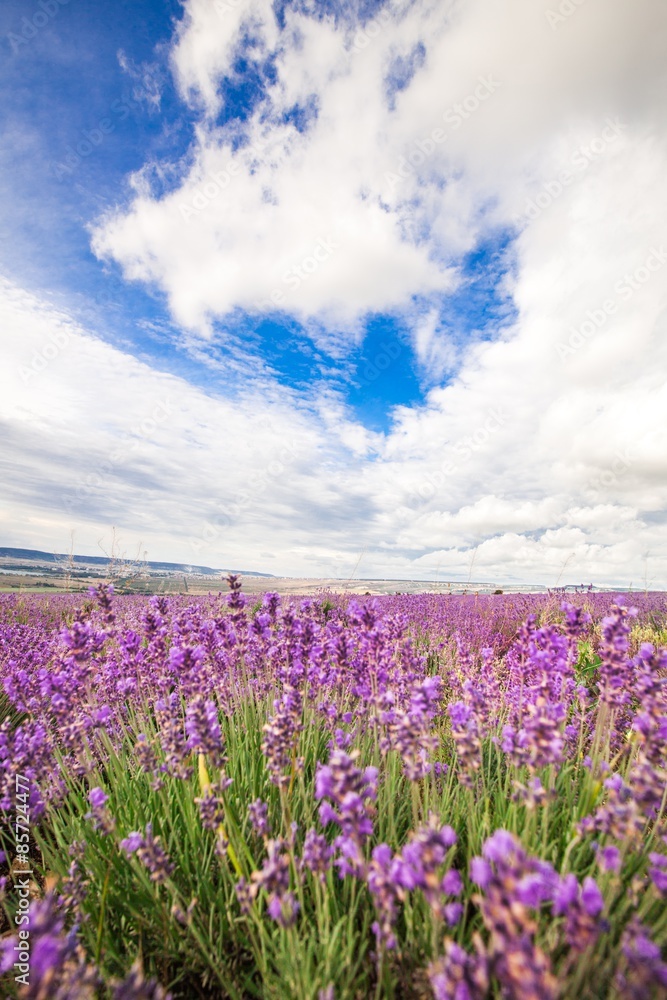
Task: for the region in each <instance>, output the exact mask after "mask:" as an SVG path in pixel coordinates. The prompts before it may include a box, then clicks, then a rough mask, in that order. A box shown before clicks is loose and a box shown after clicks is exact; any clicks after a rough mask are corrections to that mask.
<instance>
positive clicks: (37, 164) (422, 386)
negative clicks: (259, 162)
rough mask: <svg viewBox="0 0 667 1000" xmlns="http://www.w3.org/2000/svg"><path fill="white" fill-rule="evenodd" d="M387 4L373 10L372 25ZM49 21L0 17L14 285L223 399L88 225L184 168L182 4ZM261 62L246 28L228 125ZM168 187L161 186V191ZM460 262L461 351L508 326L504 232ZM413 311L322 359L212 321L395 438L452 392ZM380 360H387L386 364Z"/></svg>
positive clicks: (253, 89)
mask: <svg viewBox="0 0 667 1000" xmlns="http://www.w3.org/2000/svg"><path fill="white" fill-rule="evenodd" d="M285 6H289V5H282V6H281V8H280V9H278V14H279V16H280V15H283V16H284V7H285ZM296 6H298V5H296ZM379 6H381V5H375V7H374V5H367V7H366V11H367V17H371V16H372V15H373V11H374V9H377V7H379ZM320 8H321V13H322V14H325V13H326V11H327V10H331V11H334V12H335V11H336V5H335V4H331V5H328V4H321V5H320ZM40 13H42V8H40V7H39V6H38V5H35V6H34V8H33V7H31V6H29V5H26V4H25V3H23V2H10V3H8V4H6V5H5V6H4V8H3V11H2V15H1V16H2V24H1V28H0V32H1V34H2V36H3V47H4V49H5V57H4V59H3V68H2V71H1V72H2V78H1V79H2V87H3V90H4V91H5V93H7V94H9V95H11V99H8V100H6V101H3V111H2V117H3V130H5V134H6V135H7V137H8V139H9V138H11V139H12V140H13V141H11V142H8V148H7V150H6V152H5V159H4V166H5V176H6V183H7V184H8V185H11V188H12V191H13V194H14V197H13V199H12V200H11V202H10V203H9V204H8V205H7V206H6V209H5V211H6V216H5V226H6V227H7V229H9V230H10V231H11V233H12V239H11V241H9V242H7V243H6V244H5V251H4V253H5V257H4V260H3V262H2V263H3V268H4V270H5V273H8V274H9V275H11V276H12V277H14V278H15V279H16V280H18V281H22V282H28V283H30V284H32V285H35V284H37V285H39V286H42V287H46V288H48V289H49V291H51V292H55V293H56V294H57V295H59V296H60V297H62V300H63V301H64V302H66V303H67V305H68V306H69V308H71V309H72V311H73V312H74V313H75V314H76V315H79V316H81V317H82V318H83V319H85V320H86V321H87V322H88V323H89V324H91V325H92V326H94V328H95V329H96V331H97V332H99V334H100V335H101V336H104V337H108V338H109V339H110V340H111V342H114V343H118V344H122V345H123V347H124V348H125V349H126V350H129V351H131V352H132V353H135V354H136V355H137V356H138V357H141V358H143V359H146V360H150V363H151V364H152V365H154V366H156V367H158V368H163V369H164V370H165V371H170V372H180V373H184V372H185V373H187V377H188V378H189V379H190V380H192V381H193V382H195V383H197V384H198V385H200V386H202V387H204V388H207V389H209V390H210V391H212V392H215V391H216V388H218V387H219V379H220V374H219V372H211V370H210V368H209V367H208V366H207V365H206V364H205V363H204V362H203V361H202V360H201V359H199V360H197V359H195V358H193V357H192V356H191V354H188V352H187V351H186V350H184V348H183V345H182V344H181V343H180V341H179V338H178V336H177V335H175V336H174V337H172V338H169V339H166V340H165V339H164V338H162V337H161V338H159V339H157V338H156V337H155V336H151V335H150V334H149V332H147V331H148V330H151V329H153V330H154V329H155V327H156V326H164V325H168V324H170V319H171V317H170V315H169V310H168V307H167V306H166V303H165V301H164V297H163V295H161V294H160V290H159V289H156V288H155V287H150V286H146V285H139V284H136V283H131V282H126V281H123V280H122V277H121V276H120V275H119V269H118V267H117V266H115V265H114V264H111V265H109V264H108V263H103V262H101V261H100V260H99V259H97V258H96V256H95V255H94V254H93V253H92V252H91V247H90V235H89V227H90V225H91V224H92V223H94V222H95V221H96V220H97V219H98V218H99V217H100V215H102V213H104V212H105V211H106V210H108V208H109V207H110V206H114V205H117V204H118V203H122V202H123V200H124V199H125V198H126V197H127V179H128V176H129V175H130V174H131V173H132V172H134V171H136V170H139V169H140V168H141V167H142V165H143V164H144V163H145V162H146V161H147V160H152V161H155V162H169V163H171V164H172V165H173V166H174V169H175V170H176V176H178V175H179V173H180V167H179V164H181V163H183V162H185V161H187V158H188V154H189V149H190V146H191V144H192V141H193V132H194V128H195V125H196V123H197V121H198V120H199V117H200V115H199V113H198V112H197V111H196V110H194V109H192V108H188V107H187V106H186V105H185V104H184V102H183V101H182V100H180V99H179V96H178V94H177V93H176V91H175V87H174V83H173V79H172V76H171V73H170V71H169V66H168V55H169V42H170V40H171V38H172V35H173V32H174V26H175V23H176V22H177V21H179V20H180V19H181V17H182V14H183V11H182V8H181V6H180V5H179V4H178V3H173V2H166V3H155V2H153V3H146V2H140V3H132V4H124V5H121V6H119V5H117V4H112V3H101V2H96V3H91V2H88V3H84V2H75V0H70V2H69V3H67V4H66V5H62V6H61V5H60V4H57V6H56V7H54V6H53V4H52V5H51V6H48V7H47V8H46V9H44V16H45V17H46V16H48V18H49V20H48V22H47V24H46V25H45V26H44V27H40V25H41V22H42V20H43V19H44V18H43V17H40V16H39V14H40ZM35 15H37V17H35ZM33 22H35V24H36V25H37V27H35V24H33ZM362 23H363V22H362ZM33 30H34V31H35V34H34V37H29V36H31V34H32V31H33ZM244 48H245V50H246V51H244ZM252 53H253V43H252V32H251V31H249V32H248V36H247V41H246V45H245V46H243V45H242V46H241V47H240V51H239V53H238V55H237V56H236V57H235V59H234V60H233V63H232V65H231V71H230V72H229V74H228V75H227V76H225V77H223V78H222V79H221V80H220V81H219V83H218V89H219V93H220V94H221V96H222V98H223V105H224V106H223V108H222V110H221V112H220V114H219V115H218V116H217V122H216V123H217V124H218V125H220V126H225V125H227V126H229V124H230V123H237V122H240V123H243V122H245V121H247V119H248V117H249V116H250V115H251V114H252V113H253V111H254V110H255V109H256V108H257V107H258V106H259V105H260V104H261V102H262V100H263V99H264V98H265V96H266V87H267V84H270V83H272V82H275V69H274V67H273V65H272V63H273V60H272V59H271V58H266V59H259V60H257V59H255V58H253V57H252ZM424 53H425V50H424V48H423V46H418V47H416V50H413V51H412V52H411V53H410V54H409V56H408V57H406V58H404V59H398V60H396V62H395V64H394V65H393V66H392V74H393V75H392V79H393V80H394V82H393V83H392V87H391V91H390V92H391V95H392V100H393V95H394V94H395V93H397V92H400V91H401V90H403V89H404V88H405V87H406V86H407V85H408V83H409V80H410V79H411V77H412V73H413V72H414V68H415V67H417V66H419V65H420V63H421V61H423V57H424ZM158 95H159V107H158V106H157V103H156V102H157V98H158ZM316 116H317V102H316V101H312V102H310V104H305V105H304V106H301V105H299V104H298V103H295V104H294V105H293V106H292V107H291V108H290V109H289V111H288V112H287V113H285V114H284V116H283V120H284V121H285V122H290V123H292V124H294V126H295V127H296V129H297V130H298V131H307V130H308V122H309V121H310V120H312V119H314V118H316ZM81 153H83V154H84V155H80V154H81ZM168 186H169V179H168V178H165V179H163V181H162V182H161V184H159V186H158V190H160V188H161V187H162V189H166V188H168ZM453 263H455V264H456V265H457V267H458V268H459V269H460V271H459V278H458V280H459V282H460V288H459V290H458V291H457V292H456V293H455V294H452V295H441V296H439V297H437V299H436V301H435V303H434V302H430V303H429V305H430V308H434V307H435V308H437V309H438V310H439V314H440V318H441V323H442V326H443V328H444V329H446V330H447V331H448V332H449V333H450V334H451V336H452V338H453V339H454V341H455V342H457V343H460V344H461V345H465V343H466V341H467V340H469V339H470V338H472V337H475V338H477V337H480V336H481V337H491V336H494V335H497V333H498V331H499V329H500V328H501V327H502V322H503V320H509V319H511V306H510V304H509V303H508V302H507V301H506V299H507V297H506V296H503V295H502V294H501V293H500V292H499V290H498V288H499V284H500V283H501V282H502V280H503V277H504V273H505V270H506V269H507V268H509V267H510V266H511V231H510V230H506V231H503V232H502V233H501V234H500V236H498V235H495V234H494V236H493V237H492V238H491V239H489V240H488V241H482V242H480V244H479V245H478V246H477V247H475V248H474V250H472V251H470V252H468V253H467V254H461V255H460V256H459V257H458V258H455V259H454V261H453ZM412 305H414V304H412ZM410 306H411V303H409V302H408V303H406V304H404V305H403V306H402V308H401V309H399V310H397V311H392V312H387V313H381V312H376V311H372V312H370V313H369V314H367V315H361V316H360V317H359V329H358V331H357V334H356V337H355V343H354V346H353V348H352V350H351V351H350V350H348V351H346V354H345V357H344V358H341V357H339V356H336V354H334V355H333V356H332V355H330V354H328V353H327V352H326V350H322V349H318V348H317V347H314V346H313V344H312V341H311V340H310V338H309V337H308V335H307V333H305V332H304V330H303V324H302V323H301V322H300V321H299V318H298V317H294V316H291V315H290V314H289V313H284V312H274V313H273V314H272V315H269V316H257V315H253V314H250V315H249V314H247V313H246V312H244V311H243V310H238V309H237V310H234V311H230V313H228V314H227V315H223V316H220V317H217V318H216V324H215V325H216V328H217V331H218V334H219V336H220V338H221V339H224V340H227V339H228V338H229V339H230V340H231V342H232V343H231V347H232V350H233V353H234V356H235V357H238V355H239V354H244V353H245V354H246V355H247V357H246V359H245V360H246V362H247V364H248V365H250V366H251V367H253V366H255V365H256V367H257V370H260V369H261V370H267V369H268V371H270V373H271V375H272V376H273V377H274V378H275V379H276V381H277V382H278V383H280V384H284V385H285V386H289V387H291V388H293V389H297V390H301V391H308V389H309V387H312V385H313V384H314V383H318V382H322V383H326V384H328V385H330V386H331V388H332V390H334V391H335V392H336V393H338V394H339V395H340V397H341V398H342V399H343V400H344V402H345V403H346V404H347V405H349V407H350V408H351V411H352V413H353V414H354V415H355V417H356V418H357V419H358V420H359V421H360V422H361V423H362V424H363V425H364V426H366V427H367V428H369V429H370V430H372V431H380V432H386V431H388V430H389V428H390V426H391V417H392V411H393V409H394V407H396V406H397V405H402V406H410V405H413V404H416V403H419V402H420V401H423V399H424V397H425V394H426V393H427V392H428V390H429V389H431V388H433V386H434V385H436V384H444V383H445V382H446V380H447V373H436V374H435V375H433V374H431V373H428V372H424V371H423V368H422V366H421V365H420V364H419V363H418V359H417V358H416V357H415V354H414V350H413V346H412V345H411V340H410V333H409V327H408V323H407V322H406V315H405V313H406V307H407V309H408V311H410ZM417 308H418V306H417ZM225 350H226V346H225V345H224V344H219V346H218V347H217V349H216V350H215V351H214V354H215V357H216V359H217V360H218V361H219V362H224V356H225ZM385 355H386V357H388V358H389V359H390V361H391V364H389V365H387V366H386V367H384V359H385ZM378 357H379V361H380V366H379V367H378V366H377V365H376V364H375V361H376V359H377V358H378ZM247 370H248V369H247V367H244V369H243V371H244V373H245V372H247ZM234 384H235V377H234V374H233V373H232V372H231V371H228V372H227V375H226V377H225V379H224V386H223V388H224V390H225V391H230V390H232V389H233V387H234Z"/></svg>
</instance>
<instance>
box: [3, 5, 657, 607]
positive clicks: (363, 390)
mask: <svg viewBox="0 0 667 1000" xmlns="http://www.w3.org/2000/svg"><path fill="white" fill-rule="evenodd" d="M666 42H667V5H665V4H663V3H660V2H658V0H498V2H495V3H492V4H490V3H489V2H488V0H395V2H381V0H368V2H363V0H348V2H346V3H341V2H339V0H274V2H269V0H183V2H177V0H163V2H157V0H132V2H129V0H113V2H111V0H105V2H102V0H67V2H63V0H35V2H34V3H33V2H31V0H5V2H4V3H3V5H2V6H1V7H0V49H1V50H2V51H1V53H0V55H1V58H0V90H1V93H0V98H1V100H0V236H1V237H2V238H1V239H0V350H1V358H2V365H1V366H0V457H1V461H2V475H1V478H0V494H1V498H2V501H1V506H0V544H2V545H8V546H16V547H31V548H38V549H43V550H46V551H54V552H63V551H69V550H70V548H71V547H73V549H74V551H75V552H76V553H81V554H89V555H100V554H103V553H108V552H109V551H110V549H111V548H112V547H113V548H114V552H115V554H116V555H120V556H126V557H128V558H131V557H134V556H136V555H137V554H141V555H144V554H146V557H147V558H149V559H153V560H169V561H176V562H183V563H186V564H188V565H209V566H217V567H221V568H223V567H224V568H229V567H237V566H241V567H244V568H247V569H254V570H257V571H261V572H267V573H274V574H277V575H290V576H309V577H326V578H329V577H336V578H340V579H348V578H350V577H351V576H352V575H356V576H357V577H359V578H366V579H369V578H388V579H414V580H436V579H437V580H440V581H443V580H452V581H454V580H458V581H463V582H465V581H470V580H475V581H489V582H493V583H495V584H497V585H502V584H503V583H505V584H510V583H527V584H528V583H529V584H531V585H536V584H537V585H541V586H545V587H553V586H558V585H561V586H562V585H565V584H572V583H577V584H580V583H583V584H588V583H593V584H595V585H597V586H605V585H607V586H621V587H630V586H631V587H634V588H637V589H645V588H649V589H667V510H666V507H667V311H666V305H667V105H666V104H665V100H664V95H665V93H666V92H667V59H665V44H666Z"/></svg>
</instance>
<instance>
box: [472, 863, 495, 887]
mask: <svg viewBox="0 0 667 1000" xmlns="http://www.w3.org/2000/svg"><path fill="white" fill-rule="evenodd" d="M491 874H492V872H491V865H490V864H489V863H488V861H485V860H484V858H479V857H475V858H473V859H472V861H471V862H470V879H471V881H472V882H475V884H476V885H479V886H481V887H482V889H485V888H486V887H487V885H488V884H489V882H490V881H491Z"/></svg>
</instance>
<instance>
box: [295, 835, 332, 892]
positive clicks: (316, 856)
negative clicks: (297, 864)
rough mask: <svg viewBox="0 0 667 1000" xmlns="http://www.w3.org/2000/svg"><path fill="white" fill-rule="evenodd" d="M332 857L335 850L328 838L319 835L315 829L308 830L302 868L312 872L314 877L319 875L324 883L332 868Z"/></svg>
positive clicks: (304, 844) (302, 856)
mask: <svg viewBox="0 0 667 1000" xmlns="http://www.w3.org/2000/svg"><path fill="white" fill-rule="evenodd" d="M332 857H333V849H332V848H331V847H330V846H329V845H328V843H327V839H326V837H325V836H324V835H323V834H321V833H317V831H316V830H315V829H310V830H308V832H307V833H306V836H305V839H304V842H303V852H302V855H301V864H302V866H303V867H304V868H307V869H308V870H309V871H311V872H312V873H313V875H317V877H318V878H319V880H320V882H322V883H324V881H325V879H326V874H327V872H328V871H329V868H330V867H331V858H332Z"/></svg>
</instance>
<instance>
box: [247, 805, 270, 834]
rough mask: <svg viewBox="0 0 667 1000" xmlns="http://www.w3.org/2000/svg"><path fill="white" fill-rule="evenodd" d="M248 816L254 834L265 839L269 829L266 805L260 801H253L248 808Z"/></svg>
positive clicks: (267, 807)
mask: <svg viewBox="0 0 667 1000" xmlns="http://www.w3.org/2000/svg"><path fill="white" fill-rule="evenodd" d="M248 816H249V817H250V822H251V824H252V828H253V830H254V831H255V833H258V834H259V835H260V837H266V836H267V834H268V833H269V831H270V828H271V824H270V823H269V806H268V804H267V803H266V802H263V801H262V799H255V801H254V802H251V803H250V805H249V806H248Z"/></svg>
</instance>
